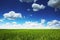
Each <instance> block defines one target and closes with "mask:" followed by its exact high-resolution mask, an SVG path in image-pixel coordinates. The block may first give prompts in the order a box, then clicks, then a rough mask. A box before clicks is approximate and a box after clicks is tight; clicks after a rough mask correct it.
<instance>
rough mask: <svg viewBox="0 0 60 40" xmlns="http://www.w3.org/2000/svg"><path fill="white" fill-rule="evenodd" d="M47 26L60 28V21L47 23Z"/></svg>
mask: <svg viewBox="0 0 60 40" xmlns="http://www.w3.org/2000/svg"><path fill="white" fill-rule="evenodd" d="M47 26H48V27H50V28H60V21H58V20H53V21H50V22H48V23H47Z"/></svg>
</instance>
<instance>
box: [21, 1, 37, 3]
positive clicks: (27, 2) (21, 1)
mask: <svg viewBox="0 0 60 40" xmlns="http://www.w3.org/2000/svg"><path fill="white" fill-rule="evenodd" d="M36 1H37V0H20V2H27V3H29V2H36Z"/></svg>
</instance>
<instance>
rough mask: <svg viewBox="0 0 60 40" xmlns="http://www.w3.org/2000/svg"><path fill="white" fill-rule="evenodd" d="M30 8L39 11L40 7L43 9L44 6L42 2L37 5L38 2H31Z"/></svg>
mask: <svg viewBox="0 0 60 40" xmlns="http://www.w3.org/2000/svg"><path fill="white" fill-rule="evenodd" d="M32 8H33V11H39V10H41V9H44V8H45V6H44V5H43V4H41V5H39V4H36V3H33V4H32Z"/></svg>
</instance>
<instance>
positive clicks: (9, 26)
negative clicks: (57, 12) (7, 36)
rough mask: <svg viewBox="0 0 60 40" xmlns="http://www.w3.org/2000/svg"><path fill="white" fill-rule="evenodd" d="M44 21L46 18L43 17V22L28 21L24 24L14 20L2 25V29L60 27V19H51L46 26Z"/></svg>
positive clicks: (0, 27) (0, 26)
mask: <svg viewBox="0 0 60 40" xmlns="http://www.w3.org/2000/svg"><path fill="white" fill-rule="evenodd" d="M44 23H45V19H42V20H41V23H38V22H31V21H27V22H25V23H23V24H18V23H16V22H12V23H5V24H2V25H0V29H60V21H58V20H52V21H49V22H47V25H46V26H45V24H44Z"/></svg>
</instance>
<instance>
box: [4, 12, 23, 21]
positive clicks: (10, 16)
mask: <svg viewBox="0 0 60 40" xmlns="http://www.w3.org/2000/svg"><path fill="white" fill-rule="evenodd" d="M3 16H4V18H6V19H9V20H14V19H16V18H22V14H21V13H15V12H14V11H10V12H9V13H5V14H3Z"/></svg>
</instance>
